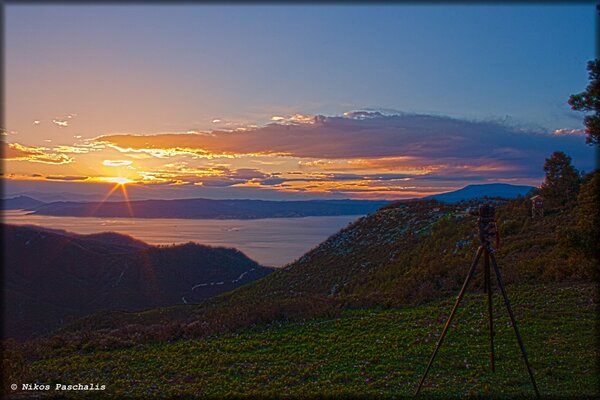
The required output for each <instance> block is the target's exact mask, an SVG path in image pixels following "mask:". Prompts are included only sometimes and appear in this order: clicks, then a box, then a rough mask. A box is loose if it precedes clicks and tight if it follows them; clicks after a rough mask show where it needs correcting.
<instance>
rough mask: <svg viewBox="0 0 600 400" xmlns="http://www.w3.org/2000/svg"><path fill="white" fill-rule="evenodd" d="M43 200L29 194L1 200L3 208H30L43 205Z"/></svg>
mask: <svg viewBox="0 0 600 400" xmlns="http://www.w3.org/2000/svg"><path fill="white" fill-rule="evenodd" d="M44 204H46V203H44V202H43V201H39V200H36V199H34V198H31V197H29V196H17V197H13V198H10V199H4V200H2V209H3V210H31V209H34V208H36V207H39V206H41V205H44Z"/></svg>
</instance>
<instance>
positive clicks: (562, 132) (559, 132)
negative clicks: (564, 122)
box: [553, 128, 585, 136]
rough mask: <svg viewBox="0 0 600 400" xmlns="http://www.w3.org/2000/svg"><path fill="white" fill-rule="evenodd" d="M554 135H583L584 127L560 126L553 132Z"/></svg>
mask: <svg viewBox="0 0 600 400" xmlns="http://www.w3.org/2000/svg"><path fill="white" fill-rule="evenodd" d="M553 133H554V134H555V135H558V136H560V135H585V129H571V128H561V129H556V130H554V132H553Z"/></svg>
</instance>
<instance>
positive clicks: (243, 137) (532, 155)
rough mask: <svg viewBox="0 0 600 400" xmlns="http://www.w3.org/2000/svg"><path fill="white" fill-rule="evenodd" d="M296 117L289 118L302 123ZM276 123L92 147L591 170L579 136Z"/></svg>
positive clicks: (432, 124)
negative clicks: (559, 156)
mask: <svg viewBox="0 0 600 400" xmlns="http://www.w3.org/2000/svg"><path fill="white" fill-rule="evenodd" d="M302 117H303V118H300V117H296V118H295V119H296V120H302V119H306V120H309V118H308V117H306V116H302ZM282 118H283V117H282ZM277 121H278V123H270V124H268V125H266V126H262V127H257V128H251V129H246V130H245V131H222V130H215V131H212V132H210V135H207V134H206V133H204V134H178V133H171V134H158V135H108V136H102V137H99V138H97V139H96V141H97V142H99V143H105V144H108V145H110V146H112V147H114V148H116V149H118V150H120V151H122V152H124V153H130V152H146V153H148V154H152V155H154V156H156V157H164V158H167V157H171V156H173V155H181V154H188V155H195V156H198V157H217V156H227V155H229V156H232V157H238V156H240V155H271V156H289V157H296V158H299V159H301V160H303V161H304V162H305V163H310V162H322V164H326V163H331V165H332V169H335V168H343V169H349V170H352V169H355V170H356V169H359V168H363V169H365V168H378V169H382V170H385V169H386V168H387V169H388V170H389V171H395V172H402V173H404V172H407V173H412V174H414V175H431V174H440V175H449V174H454V173H463V174H466V175H465V176H467V175H469V174H471V175H475V174H479V175H482V176H488V177H494V176H495V177H498V178H503V177H508V176H509V175H514V174H526V175H528V176H535V177H539V176H541V175H543V171H542V168H541V166H542V165H543V162H544V158H546V157H548V156H549V155H550V154H551V153H552V152H553V151H556V150H562V151H565V152H566V153H567V154H569V155H571V156H572V157H573V160H574V162H577V161H578V160H579V161H581V162H582V163H583V164H586V165H587V169H590V168H593V155H592V151H591V150H590V149H589V147H587V146H586V145H585V143H584V141H583V140H582V138H581V137H580V135H572V134H569V135H565V134H559V135H557V134H555V133H554V132H543V131H536V130H527V129H521V128H519V127H514V126H510V125H507V124H505V123H502V122H498V121H471V120H465V119H457V118H450V117H446V116H436V115H420V114H419V115H418V114H398V115H384V114H382V113H380V112H370V111H369V112H367V111H353V112H350V113H346V115H343V116H333V117H324V116H315V117H312V119H311V121H312V122H311V123H300V122H297V123H289V122H290V121H292V119H291V118H286V119H281V120H280V119H277ZM280 122H285V123H280ZM305 166H306V165H305ZM321 167H323V166H321Z"/></svg>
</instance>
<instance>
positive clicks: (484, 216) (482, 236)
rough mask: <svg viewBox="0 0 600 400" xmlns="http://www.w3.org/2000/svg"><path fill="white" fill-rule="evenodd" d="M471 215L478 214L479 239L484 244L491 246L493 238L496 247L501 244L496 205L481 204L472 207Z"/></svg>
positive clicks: (470, 209)
mask: <svg viewBox="0 0 600 400" xmlns="http://www.w3.org/2000/svg"><path fill="white" fill-rule="evenodd" d="M467 211H468V213H469V215H473V216H476V217H477V216H478V217H479V218H478V219H477V226H478V228H479V241H480V242H481V244H482V245H484V246H486V247H487V246H490V244H491V242H492V240H493V239H495V241H496V247H499V246H500V236H499V232H498V227H497V225H496V207H494V206H493V205H491V204H486V203H484V204H480V205H479V207H477V208H475V207H471V208H469V209H468V210H467Z"/></svg>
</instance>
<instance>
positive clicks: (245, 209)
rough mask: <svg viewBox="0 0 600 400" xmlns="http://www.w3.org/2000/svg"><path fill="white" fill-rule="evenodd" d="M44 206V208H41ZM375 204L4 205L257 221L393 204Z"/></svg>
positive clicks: (52, 211)
mask: <svg viewBox="0 0 600 400" xmlns="http://www.w3.org/2000/svg"><path fill="white" fill-rule="evenodd" d="M40 203H41V204H40ZM389 203H390V202H389V201H371V200H306V201H266V200H211V199H182V200H137V201H131V202H122V201H119V202H104V203H102V202H74V201H56V202H52V203H42V202H39V201H37V200H35V199H32V198H30V197H27V196H19V197H17V198H13V199H8V200H5V201H4V204H3V207H4V209H25V210H30V211H31V212H32V214H39V215H54V216H70V217H92V216H93V217H107V218H118V217H122V218H127V217H136V218H197V219H257V218H286V217H309V216H333V215H364V214H368V213H371V212H374V211H375V210H377V209H378V208H380V207H382V206H384V205H386V204H389Z"/></svg>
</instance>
